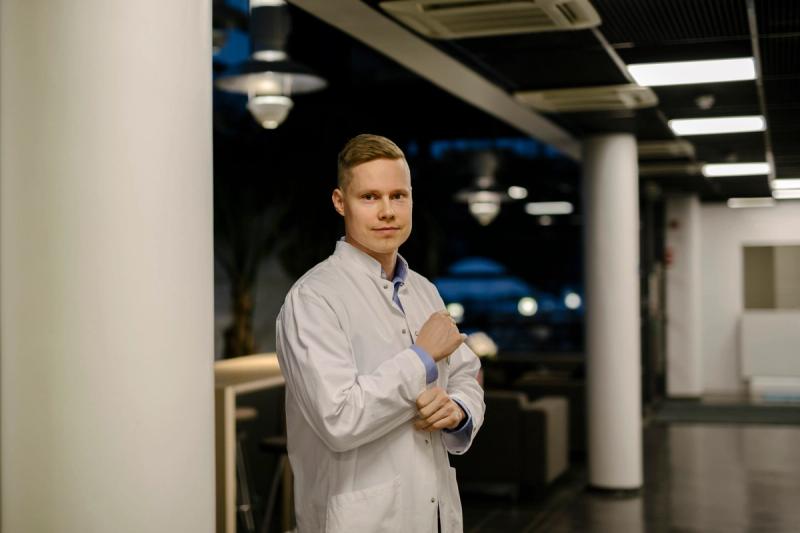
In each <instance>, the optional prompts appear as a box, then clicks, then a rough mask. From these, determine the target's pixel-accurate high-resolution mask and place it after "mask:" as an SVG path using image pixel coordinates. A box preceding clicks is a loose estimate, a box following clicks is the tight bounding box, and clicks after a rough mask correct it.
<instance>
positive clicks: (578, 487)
mask: <svg viewBox="0 0 800 533" xmlns="http://www.w3.org/2000/svg"><path fill="white" fill-rule="evenodd" d="M644 445H645V486H644V488H643V490H642V491H641V494H640V495H639V496H635V497H629V498H615V497H612V496H608V495H604V494H597V493H592V492H586V491H585V490H583V486H584V485H585V477H584V475H583V470H584V469H582V468H581V467H580V466H577V467H576V468H574V469H573V473H572V475H571V478H570V479H568V480H566V481H562V483H561V484H559V485H558V486H557V487H555V489H554V490H553V491H551V494H550V495H549V496H548V497H547V499H546V500H544V501H538V502H528V503H518V504H510V503H504V502H494V503H489V502H486V501H481V500H475V499H466V500H465V502H464V508H465V513H464V517H465V526H466V527H465V531H468V532H495V531H505V532H516V531H519V532H534V531H546V532H552V533H577V532H591V533H595V532H596V533H601V532H602V533H607V532H615V533H616V532H621V533H639V532H648V533H649V532H656V533H660V532H664V533H667V532H668V533H745V532H747V533H798V532H800V427H798V426H768V425H748V426H743V425H721V424H717V425H711V424H671V425H666V424H651V425H650V426H648V427H647V428H646V430H645V438H644Z"/></svg>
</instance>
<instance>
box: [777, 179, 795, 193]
mask: <svg viewBox="0 0 800 533" xmlns="http://www.w3.org/2000/svg"><path fill="white" fill-rule="evenodd" d="M772 188H773V189H779V190H780V189H800V178H795V179H775V180H773V181H772Z"/></svg>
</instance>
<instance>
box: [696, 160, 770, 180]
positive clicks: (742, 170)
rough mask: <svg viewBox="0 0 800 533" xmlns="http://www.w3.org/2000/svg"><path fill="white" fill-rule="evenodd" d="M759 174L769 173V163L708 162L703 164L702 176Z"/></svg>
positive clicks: (718, 176) (719, 176) (717, 176)
mask: <svg viewBox="0 0 800 533" xmlns="http://www.w3.org/2000/svg"><path fill="white" fill-rule="evenodd" d="M761 174H769V163H708V164H705V165H703V176H705V177H707V178H721V177H726V176H759V175H761Z"/></svg>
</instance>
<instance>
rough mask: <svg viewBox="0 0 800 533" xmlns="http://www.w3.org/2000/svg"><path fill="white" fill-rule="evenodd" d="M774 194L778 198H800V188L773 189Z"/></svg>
mask: <svg viewBox="0 0 800 533" xmlns="http://www.w3.org/2000/svg"><path fill="white" fill-rule="evenodd" d="M772 196H773V197H774V198H777V199H778V200H795V199H800V189H784V190H779V191H772Z"/></svg>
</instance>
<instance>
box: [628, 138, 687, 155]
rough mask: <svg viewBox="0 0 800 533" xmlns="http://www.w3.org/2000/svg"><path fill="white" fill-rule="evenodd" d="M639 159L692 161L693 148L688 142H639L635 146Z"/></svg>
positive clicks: (681, 140) (680, 140) (682, 140)
mask: <svg viewBox="0 0 800 533" xmlns="http://www.w3.org/2000/svg"><path fill="white" fill-rule="evenodd" d="M637 150H638V152H639V159H678V158H683V157H685V158H688V159H694V146H693V145H692V143H690V142H689V141H686V140H684V139H678V140H675V141H640V142H639V143H638V144H637Z"/></svg>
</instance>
